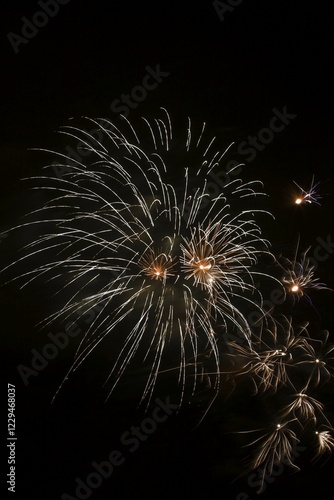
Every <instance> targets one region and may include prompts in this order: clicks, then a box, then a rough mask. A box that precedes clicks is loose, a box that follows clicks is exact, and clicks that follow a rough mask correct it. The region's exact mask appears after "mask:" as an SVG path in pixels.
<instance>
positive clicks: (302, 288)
mask: <svg viewBox="0 0 334 500" xmlns="http://www.w3.org/2000/svg"><path fill="white" fill-rule="evenodd" d="M298 246H299V243H298V245H297V249H296V253H295V257H294V260H293V261H291V260H289V259H285V262H284V264H283V265H282V267H283V269H284V275H283V277H282V282H283V284H284V286H285V288H286V291H287V293H288V295H289V296H290V297H293V299H294V300H295V301H298V300H299V299H300V298H301V297H303V296H305V297H306V298H307V300H309V302H311V299H310V297H309V295H308V293H307V292H309V291H310V290H329V288H328V287H327V286H326V285H325V283H321V282H319V278H317V277H316V276H315V272H314V271H315V266H314V264H311V262H310V259H309V258H308V257H307V253H308V252H309V250H310V248H311V247H309V248H308V249H307V250H305V252H303V253H302V255H301V257H300V258H299V259H298V257H297V253H298Z"/></svg>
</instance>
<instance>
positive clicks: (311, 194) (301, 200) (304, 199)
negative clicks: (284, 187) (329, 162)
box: [294, 177, 321, 205]
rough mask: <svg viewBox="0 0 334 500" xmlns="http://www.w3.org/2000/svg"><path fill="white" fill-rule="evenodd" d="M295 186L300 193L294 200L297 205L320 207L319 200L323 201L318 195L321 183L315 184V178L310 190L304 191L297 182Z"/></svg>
mask: <svg viewBox="0 0 334 500" xmlns="http://www.w3.org/2000/svg"><path fill="white" fill-rule="evenodd" d="M294 184H295V185H296V186H297V187H298V189H299V193H298V194H297V195H296V196H295V198H294V203H295V205H305V204H307V203H309V204H311V203H314V204H316V205H320V202H319V200H321V196H320V195H319V193H318V186H319V184H320V183H319V182H317V183H314V177H313V178H312V182H311V186H310V188H309V189H308V190H304V189H303V188H302V187H300V186H299V185H298V184H297V182H295V181H294Z"/></svg>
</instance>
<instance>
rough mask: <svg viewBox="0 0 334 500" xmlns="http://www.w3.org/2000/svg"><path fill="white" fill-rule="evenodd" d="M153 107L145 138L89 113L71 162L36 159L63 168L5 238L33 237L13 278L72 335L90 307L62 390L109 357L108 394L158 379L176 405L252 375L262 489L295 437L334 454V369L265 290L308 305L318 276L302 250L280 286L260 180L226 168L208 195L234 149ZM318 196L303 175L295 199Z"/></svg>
mask: <svg viewBox="0 0 334 500" xmlns="http://www.w3.org/2000/svg"><path fill="white" fill-rule="evenodd" d="M162 113H163V114H162V117H161V118H158V119H156V120H152V121H151V122H150V121H148V120H146V119H143V122H142V123H141V125H140V126H138V129H137V128H136V129H135V128H134V127H133V126H132V124H131V123H130V122H129V121H128V120H127V119H126V118H124V117H123V118H122V120H121V121H120V123H118V124H117V125H115V124H113V123H111V122H110V121H109V120H107V119H97V120H92V119H88V118H86V119H85V120H86V122H85V123H87V122H88V124H89V126H90V127H91V126H92V125H93V127H94V130H93V131H92V132H87V131H86V130H84V129H83V128H79V127H76V126H72V125H70V126H66V127H64V128H63V129H62V130H61V134H62V135H63V136H64V137H66V139H70V140H71V141H73V140H74V141H76V142H77V141H78V143H79V146H78V149H77V153H76V155H75V157H70V156H67V155H66V154H63V153H62V152H54V151H49V150H42V151H45V152H46V153H48V154H51V155H52V159H54V158H55V157H56V158H57V161H53V162H52V163H51V164H49V165H46V166H45V169H46V172H47V173H46V175H43V176H38V177H34V178H33V179H32V181H33V183H34V189H38V190H40V192H41V194H42V196H43V197H44V199H45V203H44V205H43V206H41V207H39V208H37V210H35V211H33V212H31V213H30V214H29V215H27V221H26V222H24V223H22V224H20V225H18V226H17V227H15V228H13V229H12V231H17V230H18V231H23V230H24V229H26V228H27V229H29V231H31V232H32V235H31V239H30V241H29V242H28V243H27V244H26V245H25V247H24V255H23V257H21V258H19V259H17V260H16V261H15V262H14V263H13V264H12V265H11V266H9V268H10V269H12V268H14V269H16V268H20V266H21V268H22V266H24V270H23V271H20V272H18V273H17V275H16V276H15V278H14V279H15V280H19V282H20V283H22V287H25V286H29V285H30V284H31V283H32V282H37V283H38V284H39V286H40V285H41V284H43V282H46V283H47V284H48V286H51V287H52V290H55V294H54V297H56V298H57V306H56V307H55V309H54V312H53V313H52V314H51V315H49V316H48V317H47V318H46V319H45V320H44V321H43V322H42V325H43V326H48V325H50V324H52V323H57V324H58V323H59V322H61V323H62V324H66V325H70V327H71V325H73V323H74V322H75V320H76V319H77V318H78V317H82V316H83V315H85V314H88V313H90V312H93V311H95V313H94V315H93V316H94V320H93V321H92V322H91V323H90V325H89V327H87V328H86V329H85V331H84V332H83V334H82V336H81V338H80V339H79V341H78V345H77V348H76V352H75V355H74V359H73V362H72V364H71V365H70V367H69V369H68V372H67V373H66V375H65V377H64V380H63V382H61V383H60V385H59V389H58V391H59V390H60V389H61V388H62V386H63V383H64V381H65V380H67V379H68V377H69V375H70V374H72V373H73V372H75V371H76V370H78V369H79V367H80V366H81V365H82V363H84V362H85V361H86V360H87V358H88V357H89V356H91V355H92V354H93V352H94V351H95V352H96V351H98V348H102V349H103V352H104V354H106V355H107V356H106V357H105V358H104V359H107V361H108V366H107V367H106V372H105V380H106V387H107V390H106V392H107V395H106V397H107V398H108V397H109V396H110V395H111V394H112V393H113V391H114V390H115V389H116V387H117V386H120V385H121V384H122V382H125V381H126V378H127V377H128V380H129V378H130V381H132V380H133V378H138V377H137V375H136V374H138V373H139V374H140V377H141V380H143V382H142V391H141V396H140V398H139V399H140V402H144V401H145V402H146V404H147V405H149V403H150V401H151V399H152V396H153V393H154V391H155V390H156V386H157V383H158V379H159V377H162V376H165V375H166V374H168V375H171V376H172V377H173V383H175V382H176V384H175V385H174V386H173V387H175V389H176V390H177V392H178V394H179V404H180V405H181V404H182V402H183V400H184V399H185V398H187V400H188V401H190V402H191V401H193V400H194V399H196V398H197V400H200V399H201V398H202V399H203V401H206V403H207V399H208V397H207V396H205V395H203V393H206V394H208V393H209V399H210V398H211V400H210V403H209V405H207V406H209V407H210V405H211V404H212V402H213V401H214V399H215V398H216V397H217V395H218V394H219V393H220V391H221V390H222V383H221V382H222V380H223V379H224V380H226V379H230V380H231V379H232V380H233V382H232V385H233V388H234V390H236V389H237V388H238V383H239V382H240V381H241V380H243V381H244V380H247V382H248V381H251V384H253V386H254V388H255V391H254V393H255V395H257V396H261V395H264V394H265V395H266V400H267V398H268V400H270V399H271V398H276V401H278V402H279V404H278V403H275V405H274V406H275V408H277V410H276V411H275V414H276V417H277V420H276V423H275V425H274V427H272V426H271V427H270V429H269V430H267V429H266V430H265V431H264V432H263V429H262V430H259V432H261V436H260V437H259V438H258V439H256V440H255V441H253V442H252V443H250V445H257V448H256V450H255V452H254V459H253V461H252V467H253V468H258V467H262V469H261V478H262V483H263V482H264V480H265V477H266V476H267V475H268V474H269V475H270V474H271V473H272V472H273V468H274V466H275V465H276V464H278V463H280V462H283V463H284V464H286V465H288V466H290V467H292V468H295V469H298V467H297V466H296V465H295V464H294V463H293V458H294V453H293V451H294V446H295V445H296V443H298V442H299V437H297V435H298V430H299V431H300V430H301V429H302V431H304V430H305V429H306V428H312V429H315V430H314V432H315V433H316V436H317V443H318V444H317V449H318V455H319V454H322V453H325V452H329V451H331V450H332V448H333V446H334V445H333V443H334V441H333V437H332V436H331V434H330V430H331V427H330V424H329V421H328V419H327V417H326V416H325V413H324V405H323V403H321V402H320V401H319V400H318V399H316V398H315V397H313V391H314V390H315V389H316V388H317V387H318V386H321V385H322V383H323V382H327V381H329V380H330V379H331V377H332V375H333V369H332V366H331V362H332V359H333V356H332V352H333V346H330V345H327V337H328V334H326V333H325V337H324V340H323V341H321V340H319V339H313V338H312V337H311V336H310V334H309V331H308V324H307V323H305V324H303V325H295V324H294V321H293V319H292V318H290V317H286V316H284V315H279V316H278V315H276V313H275V303H274V301H272V300H270V301H268V300H265V299H264V296H263V293H264V290H265V291H266V293H268V291H271V292H273V293H272V294H271V295H270V297H271V298H272V297H277V292H279V295H280V296H281V297H283V299H282V300H283V301H284V300H285V299H286V298H287V297H293V299H294V302H295V303H297V302H298V300H299V299H300V298H301V297H306V298H307V299H308V301H309V302H310V298H309V296H308V294H307V293H308V292H309V290H312V289H318V290H319V289H327V287H326V285H325V284H323V283H320V282H319V281H318V279H317V278H316V277H315V266H314V265H312V264H311V263H310V260H309V258H308V257H307V252H308V250H306V251H305V252H304V253H303V254H302V257H301V259H299V260H297V253H298V245H297V250H296V253H295V257H294V260H293V261H290V260H288V259H285V261H284V262H283V264H282V265H281V268H283V270H284V274H283V277H281V279H277V278H275V273H276V271H277V261H276V259H275V258H274V257H273V255H272V254H271V252H270V250H269V243H268V242H267V241H266V239H264V237H263V235H262V231H261V226H260V225H259V219H261V217H262V214H264V215H270V214H269V212H267V211H266V210H263V209H259V208H257V207H258V198H261V196H263V195H264V193H263V187H262V184H261V182H259V181H253V182H247V183H245V182H243V181H242V180H241V179H239V178H236V175H235V172H234V170H235V168H236V167H233V168H232V169H231V170H230V171H229V172H228V173H229V174H230V175H228V176H227V178H229V179H232V180H229V181H228V182H226V183H225V185H224V186H220V187H221V190H219V189H218V190H217V189H215V192H214V194H213V193H212V192H211V189H210V185H211V184H212V182H211V180H210V179H211V177H210V176H211V174H213V173H214V172H216V173H215V176H214V177H212V178H220V176H219V173H221V172H219V169H220V168H222V170H223V171H224V172H225V170H224V169H223V167H222V166H221V165H222V163H223V162H224V160H225V156H226V155H227V153H228V151H229V149H230V146H228V147H227V148H226V149H225V150H222V151H220V150H219V149H217V148H216V146H215V139H214V138H211V137H210V138H209V137H208V136H207V134H206V130H205V129H206V127H205V124H204V125H203V126H202V128H201V129H199V131H197V132H196V127H194V126H193V125H192V123H191V121H190V120H188V126H187V129H186V130H185V131H184V133H183V135H182V134H181V135H180V136H178V137H177V138H176V139H175V138H174V136H173V128H172V124H171V120H170V117H169V115H168V113H167V111H166V110H165V109H162ZM217 170H218V172H217ZM50 171H51V173H50ZM52 172H53V173H52ZM55 172H56V175H54V173H55ZM59 173H61V175H59ZM225 173H226V172H225ZM216 187H217V186H216ZM316 188H317V185H314V184H313V181H312V186H311V189H310V191H309V192H305V191H303V190H302V193H304V194H303V196H304V198H303V200H304V201H300V203H317V200H318V199H319V197H318V196H317V194H316V191H315V190H316ZM300 189H301V188H300ZM300 199H302V198H300ZM36 233H37V234H36ZM268 269H269V271H268ZM273 283H274V284H275V286H276V288H275V290H273V289H272V284H273ZM277 285H278V286H279V288H277ZM55 303H56V302H55ZM268 303H269V304H270V305H269V308H268ZM96 311H97V313H96ZM255 315H256V318H257V319H256V321H254V316H255ZM65 330H66V328H65ZM231 339H232V340H231ZM227 350H228V351H229V353H227V352H226V351H227ZM131 376H132V379H131ZM295 378H296V380H297V382H298V383H295ZM296 386H297V387H298V389H297V388H296ZM58 391H57V393H58ZM194 396H196V398H194ZM284 398H285V399H287V400H288V404H286V403H284V404H283V403H282V400H283V399H284ZM206 411H207V410H206ZM321 426H325V429H326V430H319V429H322V427H321ZM245 432H255V431H245Z"/></svg>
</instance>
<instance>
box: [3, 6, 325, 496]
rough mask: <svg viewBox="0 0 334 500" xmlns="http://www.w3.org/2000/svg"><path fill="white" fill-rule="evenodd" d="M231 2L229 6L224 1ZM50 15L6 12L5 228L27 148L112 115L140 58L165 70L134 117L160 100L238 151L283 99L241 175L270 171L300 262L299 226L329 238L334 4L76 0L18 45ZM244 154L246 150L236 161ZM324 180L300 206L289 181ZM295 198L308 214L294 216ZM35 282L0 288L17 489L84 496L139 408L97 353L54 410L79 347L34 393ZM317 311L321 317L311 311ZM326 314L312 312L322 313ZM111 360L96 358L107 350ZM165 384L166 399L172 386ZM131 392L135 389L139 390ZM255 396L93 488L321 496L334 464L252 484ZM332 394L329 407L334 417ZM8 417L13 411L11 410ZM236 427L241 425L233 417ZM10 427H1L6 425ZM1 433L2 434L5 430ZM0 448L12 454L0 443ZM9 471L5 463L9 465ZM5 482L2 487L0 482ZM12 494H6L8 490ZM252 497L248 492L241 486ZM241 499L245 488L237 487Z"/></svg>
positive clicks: (28, 165) (178, 430)
mask: <svg viewBox="0 0 334 500" xmlns="http://www.w3.org/2000/svg"><path fill="white" fill-rule="evenodd" d="M226 4H228V2H226ZM38 10H40V7H39V6H38V3H37V2H35V1H29V2H24V1H14V0H13V1H12V2H11V3H10V4H9V3H5V4H3V5H2V6H1V12H0V17H1V35H2V39H1V51H2V59H1V62H2V64H1V69H2V71H1V121H0V126H1V133H0V153H1V166H0V191H1V196H0V223H1V228H2V229H3V230H4V231H6V229H8V228H9V227H11V225H13V224H15V222H16V221H17V218H18V217H19V216H20V215H22V213H24V212H25V210H26V203H28V201H27V195H26V187H25V185H24V183H22V181H21V180H20V179H22V177H26V176H31V175H36V174H38V173H39V172H40V169H41V167H42V166H43V158H40V157H39V155H38V154H37V153H36V152H32V151H28V149H29V148H35V147H41V148H43V147H45V148H53V147H54V146H55V144H56V142H57V140H58V139H57V137H56V135H55V133H54V131H55V130H58V129H59V128H60V127H61V126H62V125H65V124H66V123H67V122H68V119H69V118H70V117H80V116H90V117H106V118H111V119H112V118H115V119H117V115H116V114H115V113H114V112H113V111H112V110H111V104H112V102H113V101H114V100H115V99H118V98H120V96H121V94H122V93H130V92H131V90H132V89H133V87H135V86H136V85H140V84H141V82H142V80H143V78H144V76H145V74H146V72H147V71H146V69H145V68H146V67H147V66H150V67H152V68H155V67H156V66H157V65H160V67H161V70H162V71H165V72H168V73H169V75H168V76H167V77H166V78H165V79H164V80H163V82H161V83H160V84H159V85H158V87H157V88H156V89H154V90H152V91H149V92H148V95H147V97H146V99H145V100H144V101H143V102H141V103H139V104H138V107H137V108H136V109H134V110H131V113H130V115H129V118H130V120H134V121H135V120H137V119H139V118H140V117H141V116H146V117H153V116H155V115H156V114H158V113H159V108H160V106H164V107H166V108H167V109H168V111H169V113H170V115H171V116H172V119H173V122H175V123H176V124H177V125H179V124H185V123H186V118H187V117H188V116H190V117H191V118H192V119H194V120H195V121H198V123H201V122H203V121H205V122H207V124H208V127H209V129H210V130H212V134H213V135H216V136H217V140H218V142H220V143H221V144H222V145H225V146H227V145H228V144H229V143H230V142H231V141H235V144H236V145H238V144H239V143H240V142H241V141H244V140H245V139H247V137H248V136H249V135H256V134H257V133H258V132H259V130H261V129H262V128H263V127H267V126H268V124H269V122H270V119H271V118H272V116H273V111H272V110H273V108H276V109H278V110H282V109H283V108H284V106H286V107H287V110H288V112H289V113H292V114H295V115H296V118H295V119H293V120H291V123H290V124H289V125H288V126H287V127H286V128H285V129H284V130H283V131H282V132H280V133H277V134H276V135H275V136H274V139H273V141H272V142H271V143H270V144H268V145H267V146H266V147H265V149H264V150H263V151H261V152H258V153H257V155H256V158H255V159H254V160H253V161H252V162H249V163H246V166H245V168H244V170H243V176H244V178H245V179H247V180H248V179H249V180H251V179H260V180H262V181H263V182H264V185H265V190H266V192H267V193H268V194H269V202H268V207H269V209H270V210H271V211H272V213H273V214H274V215H275V218H276V222H275V223H270V224H269V223H268V224H267V226H265V231H266V236H268V237H269V238H270V239H271V241H272V242H273V245H274V246H273V248H274V250H275V251H276V252H281V251H284V253H287V254H288V256H290V257H291V256H292V255H293V253H294V249H295V246H296V242H297V239H298V234H300V247H301V249H302V250H304V249H306V248H307V247H308V246H309V245H313V246H314V245H316V244H317V243H316V242H317V238H319V237H320V238H322V239H323V240H326V238H327V237H328V235H331V234H333V223H332V220H333V186H334V184H333V132H334V130H333V112H334V107H333V90H332V89H333V83H334V82H333V80H334V79H333V72H334V68H333V49H334V40H333V5H332V3H331V2H330V1H325V2H321V3H319V4H317V3H316V2H311V1H299V0H296V1H293V2H292V1H291V0H290V1H285V0H283V1H278V0H272V1H260V0H258V1H256V0H255V1H247V0H244V1H243V2H241V3H240V5H238V6H236V7H235V8H234V10H233V11H232V12H226V13H225V19H224V20H223V21H222V20H221V19H220V18H219V16H218V14H217V12H216V10H215V8H214V6H213V4H212V2H210V1H191V2H190V1H181V2H159V1H155V2H152V1H147V2H134V1H130V2H124V3H123V2H115V1H106V0H97V1H79V0H70V1H69V2H68V4H66V5H61V6H60V8H59V12H58V14H57V15H56V16H55V17H54V18H52V19H50V20H49V21H48V23H47V24H46V26H44V27H42V28H39V32H38V33H37V34H36V36H34V37H33V38H32V39H31V40H29V42H28V43H27V44H21V45H20V46H19V52H18V53H17V54H15V52H14V50H13V47H12V46H11V44H10V41H9V40H8V38H7V34H8V33H9V32H14V33H16V34H19V35H20V34H21V29H22V24H23V22H22V20H21V18H22V16H26V17H27V18H28V19H32V17H33V15H34V14H35V12H36V11H38ZM235 153H236V159H240V161H243V160H244V159H245V158H240V157H238V156H237V151H236V150H235ZM313 175H314V176H315V179H316V181H317V182H318V181H319V182H320V183H321V184H320V192H321V195H322V197H323V200H322V206H321V207H318V206H315V205H311V206H305V207H298V210H296V208H297V207H294V206H292V205H291V193H292V190H293V181H296V182H298V184H300V185H302V186H306V187H307V186H308V185H310V183H311V180H312V176H313ZM300 208H301V210H299V209H300ZM20 243H21V242H20V241H18V240H17V239H15V237H13V238H12V236H11V233H9V234H8V236H7V237H4V238H2V239H1V240H0V251H1V253H2V261H3V262H8V261H9V259H11V258H12V256H13V252H14V250H15V248H17V247H18V246H19V245H20ZM318 273H319V277H320V281H325V282H326V283H327V284H328V285H329V286H332V287H333V286H334V279H333V256H330V257H329V259H328V260H327V261H326V262H324V263H322V264H321V265H319V268H318ZM38 294H39V292H38V290H37V291H36V290H33V291H32V293H29V291H28V292H27V291H21V290H19V289H18V287H17V286H15V285H9V286H8V285H7V286H6V287H3V288H2V289H0V305H1V316H0V324H1V346H2V352H3V354H4V362H3V366H5V375H4V377H3V384H2V401H3V408H5V401H6V384H7V382H9V383H13V384H16V398H17V436H18V441H17V493H16V497H17V498H19V499H21V498H22V499H23V498H26V497H27V496H29V495H32V497H33V498H34V499H36V500H39V499H50V500H53V499H57V498H58V499H59V498H61V495H62V494H63V493H65V492H67V493H68V494H70V495H73V496H75V495H74V491H75V478H76V477H80V478H82V479H83V480H84V479H85V478H86V476H87V474H88V473H89V472H91V470H92V468H91V463H92V461H94V460H96V461H97V462H98V461H101V460H104V459H106V458H107V456H108V454H109V453H110V451H112V450H113V449H115V448H117V449H120V448H121V445H120V443H119V439H120V436H121V435H122V433H123V432H125V431H127V430H128V429H129V428H130V427H131V425H139V424H140V422H141V421H142V420H143V418H144V416H143V413H142V411H141V410H137V409H136V402H137V401H136V397H135V396H136V390H135V389H129V390H128V389H126V391H128V392H126V391H125V392H126V394H127V396H123V395H122V391H120V392H119V393H117V394H116V395H115V397H114V398H112V399H111V400H109V401H108V403H106V404H105V403H104V395H105V393H104V392H103V389H102V388H101V385H102V382H103V380H102V378H101V373H100V371H99V366H97V364H99V363H96V359H95V360H92V361H91V362H88V363H87V366H86V368H84V369H83V370H82V372H81V377H82V378H78V377H74V380H73V381H72V382H71V383H70V385H69V388H65V389H64V391H63V393H62V394H61V395H60V396H59V398H58V399H57V400H56V402H55V403H54V404H52V405H51V404H50V401H51V399H52V397H53V395H54V393H55V391H56V389H57V387H58V385H59V383H60V381H61V379H62V376H63V375H64V373H65V371H66V369H67V368H68V366H69V362H70V360H71V356H72V355H73V350H74V346H70V347H69V349H67V350H66V352H63V353H61V355H59V356H58V358H57V359H56V360H54V361H52V362H50V365H49V366H48V367H47V368H46V369H45V370H44V371H43V372H41V373H40V374H39V375H38V376H37V377H36V378H35V379H34V378H33V377H32V378H31V382H30V384H29V385H28V387H25V386H24V385H23V383H22V380H21V379H20V377H19V375H18V372H17V368H16V367H17V365H18V364H20V363H23V364H28V363H29V360H30V358H31V354H30V350H31V349H32V348H34V347H35V348H37V350H38V348H39V347H41V346H43V345H44V343H45V339H44V338H43V336H42V335H43V334H41V333H40V332H39V331H38V330H37V329H36V326H35V325H36V323H37V322H38V321H40V320H41V319H42V318H43V315H45V310H44V308H45V307H50V306H51V305H52V304H50V302H51V300H50V299H49V297H45V296H44V297H39V295H38ZM314 304H315V307H316V308H317V310H318V312H319V314H320V316H321V320H317V322H318V323H319V327H320V328H328V329H330V330H331V331H332V333H331V335H332V338H333V330H332V327H333V323H334V321H333V316H332V310H333V295H332V294H325V293H323V292H319V294H318V295H317V296H316V297H314ZM310 314H311V316H312V314H313V312H311V313H310ZM317 318H318V316H317ZM100 354H101V364H103V361H104V360H105V358H103V355H104V353H100ZM168 390H169V388H168V384H167V383H166V386H164V385H163V383H162V385H161V394H159V396H160V397H161V399H163V400H164V399H165V398H166V397H167V396H168V395H169V393H168ZM131 391H133V393H134V394H133V393H132V392H131ZM246 392H247V390H246V389H245V390H244V391H242V390H241V391H240V392H238V394H234V395H233V396H232V398H231V400H230V402H229V401H226V402H225V401H224V400H222V401H219V402H218V404H217V405H216V407H215V408H214V409H213V410H212V412H211V413H209V415H208V416H207V418H206V419H205V420H204V421H203V423H202V424H201V425H200V426H199V427H196V423H197V422H198V420H199V418H200V416H201V412H200V410H201V407H200V405H198V404H196V403H195V404H192V405H190V406H189V407H187V406H186V407H185V408H184V409H183V410H182V411H180V412H179V413H178V414H177V415H175V414H174V415H172V416H171V417H170V418H169V419H168V421H166V422H165V423H162V424H161V426H159V428H158V429H157V431H156V432H155V433H154V434H153V435H152V436H150V437H149V438H148V440H147V441H146V442H145V443H143V444H141V446H140V447H139V449H138V450H137V451H136V452H135V453H132V454H131V453H126V450H124V448H123V451H124V453H125V455H126V462H125V464H124V465H122V466H120V467H119V468H116V469H115V471H114V472H113V474H112V476H111V477H110V478H109V479H106V480H105V481H104V483H103V485H102V486H101V487H100V488H99V489H98V490H96V491H95V492H93V494H92V495H91V497H90V498H92V499H95V498H96V499H98V498H103V499H123V498H124V499H136V498H152V499H153V498H162V499H170V498H185V497H191V498H193V499H210V500H211V499H212V500H223V499H224V500H225V499H227V500H248V499H254V498H258V497H259V498H265V499H267V498H268V499H281V498H283V497H284V496H285V495H287V494H288V495H289V496H290V497H298V498H299V497H300V498H302V499H305V500H306V499H307V500H308V499H309V500H311V499H313V498H319V499H326V498H328V497H330V496H331V491H332V488H333V483H332V470H333V460H332V459H331V460H330V461H328V462H327V463H326V464H325V465H322V464H321V463H320V464H317V463H316V464H313V465H311V464H310V458H311V455H310V453H309V452H308V451H304V452H303V453H302V456H301V457H300V462H299V463H300V465H302V471H301V472H300V473H298V474H292V472H290V471H289V470H288V469H286V470H285V471H284V473H283V474H281V475H279V476H278V477H277V478H276V479H275V481H274V482H273V483H272V484H268V485H267V488H266V490H265V492H264V493H262V494H261V495H257V493H256V489H255V488H254V487H252V486H250V485H249V484H248V483H247V479H248V477H249V473H246V475H245V476H243V477H241V478H239V479H237V480H236V481H235V482H233V480H234V479H235V478H236V477H237V476H238V475H239V474H241V473H242V472H243V471H244V469H242V466H241V465H240V463H241V460H242V459H243V458H244V457H245V456H246V455H247V453H248V452H247V449H245V448H242V445H243V444H245V443H244V441H243V439H242V438H241V437H240V436H237V435H235V434H232V435H231V434H226V432H227V430H228V429H230V428H231V426H232V427H238V424H239V423H240V425H241V426H244V427H245V428H256V427H261V425H262V424H263V418H264V413H265V414H267V413H268V411H269V410H268V405H267V403H266V402H264V403H263V402H259V401H257V400H252V401H251V400H250V398H247V397H246V396H247V394H246ZM332 395H333V392H329V393H327V394H326V397H327V400H326V405H327V406H328V409H329V412H332V413H333V398H332ZM4 411H5V410H4ZM231 422H232V424H231ZM5 428H6V427H3V429H5ZM3 435H5V434H3ZM2 451H3V455H4V456H5V457H6V452H5V439H4V438H3V439H2ZM2 470H4V471H6V473H7V466H5V467H4V468H3V469H2ZM2 488H3V487H2ZM3 491H4V492H5V493H6V490H5V489H3ZM241 493H244V496H242V495H240V494H241ZM238 495H239V496H238Z"/></svg>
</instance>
